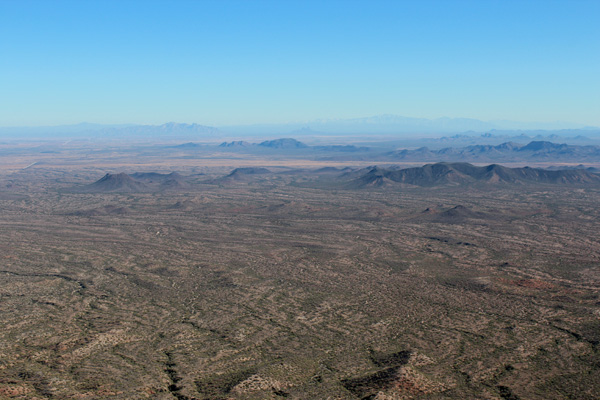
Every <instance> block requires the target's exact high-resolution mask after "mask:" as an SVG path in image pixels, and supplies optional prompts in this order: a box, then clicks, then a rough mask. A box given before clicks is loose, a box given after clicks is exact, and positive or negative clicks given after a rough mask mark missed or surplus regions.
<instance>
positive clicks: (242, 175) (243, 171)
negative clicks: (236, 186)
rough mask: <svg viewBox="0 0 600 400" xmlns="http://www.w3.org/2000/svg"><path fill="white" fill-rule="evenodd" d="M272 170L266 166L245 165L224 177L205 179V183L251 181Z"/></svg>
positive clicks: (219, 183)
mask: <svg viewBox="0 0 600 400" xmlns="http://www.w3.org/2000/svg"><path fill="white" fill-rule="evenodd" d="M270 173H271V171H270V170H268V169H266V168H258V167H243V168H236V169H234V170H233V171H231V173H230V174H229V175H226V176H224V177H222V178H216V179H211V180H208V181H205V182H204V183H209V184H213V185H221V184H228V183H236V182H239V183H241V182H249V181H251V180H252V179H253V178H254V177H255V176H256V175H265V174H270Z"/></svg>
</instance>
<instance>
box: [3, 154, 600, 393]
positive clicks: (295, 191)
mask: <svg viewBox="0 0 600 400" xmlns="http://www.w3.org/2000/svg"><path fill="white" fill-rule="evenodd" d="M4 151H5V153H4V155H3V158H2V171H0V173H1V176H0V210H1V212H0V226H1V229H0V248H1V252H0V254H1V263H0V320H1V321H2V329H1V330H0V398H2V399H87V398H89V399H144V398H148V399H179V400H189V399H278V398H294V399H378V400H383V399H413V398H414V399H416V398H427V399H442V398H444V399H446V398H449V399H465V398H489V399H513V400H514V399H550V398H552V399H574V398H578V399H594V398H597V394H598V393H599V392H600V354H599V351H600V349H599V344H600V236H599V235H598V228H599V225H598V221H599V218H600V207H599V206H600V204H599V201H600V184H599V181H600V179H598V175H596V174H594V173H592V172H587V171H584V170H577V171H576V172H572V170H562V171H554V172H552V173H549V172H543V171H548V170H547V169H543V170H542V169H535V168H533V169H529V170H528V169H523V168H507V167H502V166H490V167H488V166H487V164H479V165H481V166H480V167H473V166H468V165H467V164H429V165H428V166H425V167H422V165H423V164H424V163H420V164H419V163H418V162H414V163H413V165H414V166H415V168H413V169H412V170H410V171H409V172H406V171H407V170H406V169H405V168H406V167H407V166H405V165H400V164H396V165H393V164H389V165H386V166H383V167H369V166H368V165H372V164H373V163H372V164H369V160H365V161H360V162H358V161H354V162H352V161H347V162H335V161H328V162H326V161H318V162H317V161H315V160H314V159H313V160H310V159H308V158H302V157H288V156H280V157H271V158H269V157H267V156H263V157H251V156H244V155H236V156H235V157H225V156H223V154H214V153H207V154H205V155H203V156H196V157H194V156H189V154H188V155H185V156H182V155H181V154H175V155H172V156H170V157H164V158H160V157H154V156H152V155H145V156H144V155H143V154H141V153H136V154H129V155H127V154H126V155H123V156H119V155H115V153H114V152H111V151H107V152H105V153H99V152H93V151H89V152H88V153H86V154H87V155H85V154H81V153H79V154H76V153H73V152H67V151H63V152H60V153H44V154H41V153H40V152H38V153H35V154H33V153H32V152H31V151H29V150H27V149H25V150H23V149H18V151H16V150H14V151H13V150H11V151H9V150H6V149H5V150H4ZM92 153H93V154H92ZM40 157H42V158H43V157H45V158H44V159H45V160H46V162H40V163H37V162H36V161H38V160H39V158H40ZM73 160H78V161H76V162H75V161H73ZM32 164H33V165H32ZM238 167H243V168H238ZM236 168H237V169H236ZM486 168H487V169H486ZM403 171H404V172H403ZM532 171H533V173H532ZM540 171H542V172H540ZM569 171H571V172H569Z"/></svg>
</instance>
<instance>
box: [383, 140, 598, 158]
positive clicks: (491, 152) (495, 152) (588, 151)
mask: <svg viewBox="0 0 600 400" xmlns="http://www.w3.org/2000/svg"><path fill="white" fill-rule="evenodd" d="M382 159H387V160H395V161H400V160H402V161H442V160H444V161H471V162H472V161H478V162H487V161H491V162H507V161H536V162H544V161H558V160H560V161H575V162H584V161H588V162H589V161H591V162H598V161H600V146H577V145H568V144H564V143H563V144H556V143H552V142H546V141H533V142H530V143H528V144H526V145H522V144H517V143H513V142H507V143H502V144H499V145H497V146H490V145H475V146H467V147H463V148H452V147H447V148H444V149H440V150H429V149H428V148H426V147H422V148H419V149H416V150H397V151H392V152H389V153H386V154H383V155H382Z"/></svg>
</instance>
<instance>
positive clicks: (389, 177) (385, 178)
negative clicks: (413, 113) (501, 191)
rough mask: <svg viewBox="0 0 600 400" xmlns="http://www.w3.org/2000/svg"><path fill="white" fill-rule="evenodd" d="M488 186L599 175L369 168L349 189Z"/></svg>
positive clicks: (491, 168)
mask: <svg viewBox="0 0 600 400" xmlns="http://www.w3.org/2000/svg"><path fill="white" fill-rule="evenodd" d="M473 183H486V184H499V183H504V184H529V183H542V184H600V176H598V175H596V174H593V173H590V172H588V171H585V170H581V169H576V170H559V171H550V170H546V169H538V168H529V167H525V168H508V167H504V166H501V165H497V164H492V165H488V166H486V167H476V166H474V165H471V164H468V163H437V164H427V165H424V166H422V167H417V168H406V169H401V170H394V169H385V168H380V167H370V168H367V169H366V170H363V172H362V175H360V176H359V177H358V178H355V179H352V180H351V181H349V182H347V184H346V187H348V188H365V187H382V186H389V185H395V186H398V185H400V186H402V185H407V186H456V185H465V184H473Z"/></svg>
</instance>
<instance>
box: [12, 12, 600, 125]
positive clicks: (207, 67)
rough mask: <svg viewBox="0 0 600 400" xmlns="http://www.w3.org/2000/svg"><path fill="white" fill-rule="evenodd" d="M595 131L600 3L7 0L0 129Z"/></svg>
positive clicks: (599, 105) (599, 98)
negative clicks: (461, 127) (466, 124)
mask: <svg viewBox="0 0 600 400" xmlns="http://www.w3.org/2000/svg"><path fill="white" fill-rule="evenodd" d="M377 114H397V115H403V116H409V117H426V118H435V117H441V116H448V117H470V118H478V119H483V120H493V119H510V120H517V121H543V122H547V121H555V120H562V121H572V122H577V123H584V124H589V125H596V126H600V0H587V1H586V0H569V1H567V0H565V1H552V0H541V1H533V0H530V1H528V0H515V1H511V0H498V1H495V0H473V1H452V0H441V1H422V0H418V1H417V0H414V1H400V0H397V1H351V0H346V1H331V0H327V1H326V0H321V1H307V0H302V1H294V0H280V1H251V0H245V1H227V0H224V1H166V0H165V1H150V0H143V1H127V0H118V1H117V0H114V1H111V0H100V1H93V0H78V1H60V0H52V1H49V0H43V1H28V0H0V126H22V125H27V126H35V125H57V124H70V123H78V122H82V121H87V122H96V123H151V124H160V123H164V122H168V121H176V122H188V123H190V122H197V123H201V124H209V125H230V124H246V123H270V122H271V123H279V122H291V121H296V122H298V121H310V120H313V119H319V118H352V117H362V116H370V115H377Z"/></svg>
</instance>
